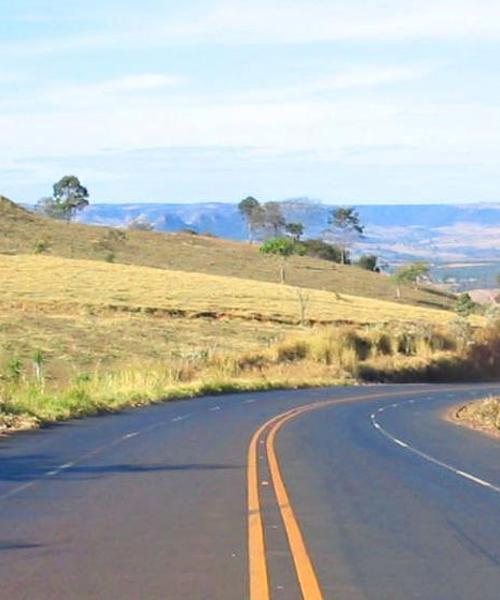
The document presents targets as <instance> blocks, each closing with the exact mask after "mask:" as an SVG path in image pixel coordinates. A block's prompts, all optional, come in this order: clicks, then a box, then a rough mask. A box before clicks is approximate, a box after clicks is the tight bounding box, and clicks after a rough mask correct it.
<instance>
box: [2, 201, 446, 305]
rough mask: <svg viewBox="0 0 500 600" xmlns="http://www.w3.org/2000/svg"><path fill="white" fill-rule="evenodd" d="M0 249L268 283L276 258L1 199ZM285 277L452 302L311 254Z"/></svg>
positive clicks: (295, 260)
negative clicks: (92, 222)
mask: <svg viewBox="0 0 500 600" xmlns="http://www.w3.org/2000/svg"><path fill="white" fill-rule="evenodd" d="M0 254H7V255H18V254H37V255H42V256H60V257H65V258H78V259H89V260H93V261H99V262H106V261H111V260H112V261H113V262H115V263H120V264H129V265H139V266H146V267H154V268H157V269H168V270H171V271H189V272H197V273H205V274H211V275H221V276H229V277H236V278H244V279H247V280H253V281H263V282H271V283H275V282H277V281H278V266H277V264H276V261H275V260H273V259H272V258H270V257H267V256H264V255H262V254H261V253H259V251H258V247H257V246H255V245H251V244H247V243H238V242H231V241H226V240H222V239H218V238H214V237H210V236H201V235H189V234H186V233H179V234H165V233H155V232H144V231H125V230H116V229H111V228H108V227H97V226H89V225H82V224H78V223H70V224H66V223H62V222H59V221H55V220H53V219H47V218H44V217H41V216H39V215H36V214H32V213H29V212H28V211H25V210H23V209H22V208H20V207H18V206H17V205H15V204H13V203H11V202H10V201H8V200H7V199H5V198H2V197H1V196H0ZM287 281H288V283H289V284H290V285H292V286H298V287H305V288H313V289H320V290H325V291H330V292H332V291H333V292H336V293H339V294H346V295H352V296H363V297H367V298H372V299H380V300H388V301H394V302H398V303H401V304H405V303H406V304H415V305H419V306H422V307H429V308H447V309H450V308H452V306H453V304H454V302H455V297H454V296H453V295H451V294H447V293H445V292H442V291H439V290H436V289H429V290H426V289H423V288H419V287H415V286H403V287H402V298H401V301H400V302H399V301H397V300H396V297H395V296H396V290H395V288H394V286H392V284H391V282H390V280H389V279H388V278H387V277H385V276H383V275H379V274H377V273H371V272H369V271H366V270H363V269H360V268H358V267H351V266H344V265H338V264H333V263H330V262H328V261H324V260H320V259H315V258H311V257H300V256H293V257H291V258H290V260H289V261H288V267H287Z"/></svg>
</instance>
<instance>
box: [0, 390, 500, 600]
mask: <svg viewBox="0 0 500 600" xmlns="http://www.w3.org/2000/svg"><path fill="white" fill-rule="evenodd" d="M491 389H492V388H491V386H490V387H487V386H480V385H470V386H430V385H421V386H417V385H414V386H411V385H406V386H373V387H358V388H335V389H321V390H307V391H280V392H269V393H259V394H242V395H234V396H225V397H207V398H203V399H199V400H193V401H189V402H177V403H167V404H164V405H157V406H153V407H148V408H144V409H140V410H134V411H129V412H125V413H122V414H119V415H114V416H108V417H99V418H92V419H86V420H82V421H74V422H70V423H67V424H64V425H60V426H56V427H52V428H47V429H44V430H42V431H39V432H34V433H28V434H22V435H18V436H15V437H13V438H5V439H3V440H0V598H9V599H13V598H15V599H16V600H22V599H30V600H31V599H33V598H35V599H36V600H45V599H51V600H52V599H55V600H56V599H60V598H64V599H73V598H75V599H80V598H82V599H83V598H85V599H91V598H92V599H94V598H95V599H100V600H103V599H104V600H107V599H115V598H120V599H127V600H128V599H134V600H135V599H137V600H139V599H162V600H165V599H173V600H177V599H181V600H182V599H193V600H204V599H207V600H240V599H246V598H249V599H250V600H268V599H272V600H275V599H280V598H283V599H284V600H295V599H300V598H305V599H306V600H321V599H332V600H337V599H338V600H365V599H366V600H368V599H369V600H399V599H401V600H406V599H412V598H420V599H424V600H462V599H463V600H471V599H472V600H475V599H478V600H498V598H499V597H500V591H499V590H500V535H499V532H500V441H497V440H493V439H489V438H486V437H483V436H480V435H478V434H476V433H474V432H471V431H469V430H467V429H463V428H460V427H456V426H454V425H451V424H449V423H447V422H445V421H443V420H442V419H441V418H440V414H441V412H442V411H443V410H445V409H446V408H447V407H448V406H451V405H454V404H457V403H460V402H463V401H465V400H468V399H472V398H475V397H482V396H484V395H486V394H487V393H488V392H490V391H491ZM497 391H498V388H497Z"/></svg>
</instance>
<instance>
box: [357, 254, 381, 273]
mask: <svg viewBox="0 0 500 600" xmlns="http://www.w3.org/2000/svg"><path fill="white" fill-rule="evenodd" d="M377 262H378V257H377V256H375V254H363V256H360V257H359V260H358V267H360V268H361V269H365V270H366V271H380V269H379V268H378V266H377Z"/></svg>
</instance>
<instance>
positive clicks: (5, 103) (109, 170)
mask: <svg viewBox="0 0 500 600" xmlns="http://www.w3.org/2000/svg"><path fill="white" fill-rule="evenodd" d="M499 51H500V4H499V3H496V2H493V1H492V0H475V1H472V0H253V1H252V2H248V1H244V0H220V1H219V0H186V1H185V2H179V1H178V0H177V1H172V0H142V1H141V2H137V1H135V0H133V1H131V0H120V1H117V0H107V1H105V2H102V1H97V0H86V1H84V2H83V1H79V0H73V1H72V2H62V1H58V0H16V2H12V1H11V0H0V136H1V140H2V143H1V144H0V193H3V194H4V195H7V196H9V197H11V198H12V199H14V200H17V201H21V202H35V201H36V200H37V199H38V198H39V197H41V196H43V195H46V194H47V193H48V192H49V191H50V187H51V185H52V183H53V182H54V181H55V180H57V179H58V178H60V177H61V176H62V175H64V174H68V173H73V174H76V175H78V176H79V177H80V179H81V180H82V182H83V183H84V184H85V185H86V186H87V187H88V188H89V190H90V192H91V196H92V200H93V201H94V202H130V201H133V202H191V201H203V200H205V201H216V200H220V201H238V200H239V199H240V198H242V197H245V196H246V195H248V194H252V195H255V196H256V197H258V198H261V199H262V200H271V199H284V198H288V197H297V196H309V197H312V198H315V199H320V200H323V201H325V202H341V203H382V202H391V203H392V202H473V201H475V202H478V201H479V202H492V201H498V200H500V193H499V190H500V168H499V167H500V78H499V77H498V72H499V68H498V56H499Z"/></svg>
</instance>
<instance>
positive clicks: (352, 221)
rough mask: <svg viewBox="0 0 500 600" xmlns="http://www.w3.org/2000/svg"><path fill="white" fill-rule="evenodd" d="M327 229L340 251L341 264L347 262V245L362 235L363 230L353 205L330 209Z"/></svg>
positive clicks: (350, 244)
mask: <svg viewBox="0 0 500 600" xmlns="http://www.w3.org/2000/svg"><path fill="white" fill-rule="evenodd" d="M328 225H329V226H330V228H329V229H328V230H327V233H328V234H329V236H331V237H333V239H334V240H335V242H336V243H337V244H338V246H339V247H340V248H341V251H342V261H341V262H342V264H344V265H345V264H346V263H347V252H348V248H349V246H352V244H353V243H354V241H355V240H356V239H358V238H359V237H361V235H363V231H364V230H365V228H364V226H363V225H361V221H360V218H359V214H358V212H357V210H356V209H355V208H353V207H345V206H341V207H339V208H335V209H333V210H332V212H331V214H330V216H329V218H328Z"/></svg>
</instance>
